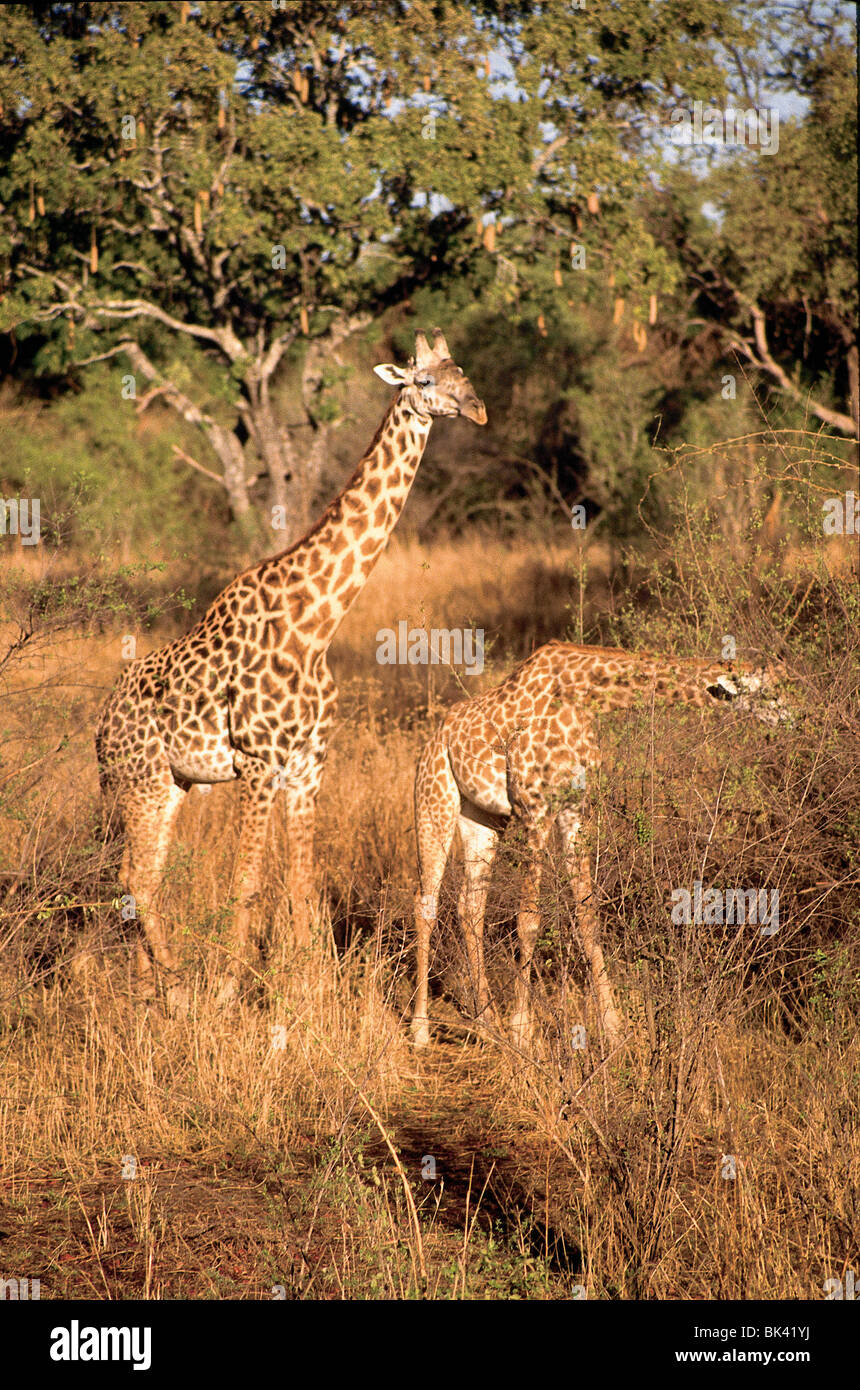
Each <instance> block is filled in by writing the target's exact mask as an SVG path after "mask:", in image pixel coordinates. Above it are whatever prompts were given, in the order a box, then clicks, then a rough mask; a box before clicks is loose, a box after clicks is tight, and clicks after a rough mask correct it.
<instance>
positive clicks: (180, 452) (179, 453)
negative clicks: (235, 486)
mask: <svg viewBox="0 0 860 1390" xmlns="http://www.w3.org/2000/svg"><path fill="white" fill-rule="evenodd" d="M172 448H173V452H174V454H175V455H176V457H177V458H180V459H182V462H183V463H187V464H189V465H190V466H191V467H192V468H196V469H197V472H198V473H203V474H204V475H205V476H206V477H207V478H211V479H212V481H213V482H215V483H218V485H219V486H220V487H226V483H225V482H224V479H223V478H221V477H219V475H218V474H217V473H213V472H212V469H211V468H204V467H203V464H202V463H198V462H197V460H196V459H195V458H192V457H191V455H190V454H186V452H185V450H184V449H180V447H179V445H178V444H174V445H173V446H172Z"/></svg>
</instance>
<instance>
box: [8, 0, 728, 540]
mask: <svg viewBox="0 0 860 1390" xmlns="http://www.w3.org/2000/svg"><path fill="white" fill-rule="evenodd" d="M743 9H744V7H743V6H742V5H737V4H736V3H734V0H732V2H731V3H726V4H723V5H721V6H720V7H719V8H718V9H715V7H714V6H713V5H711V4H709V3H705V0H683V2H682V0H628V2H627V3H626V4H625V6H624V7H623V8H621V9H619V7H618V6H617V4H615V3H613V0H589V4H588V5H587V6H586V7H585V8H584V9H579V8H577V7H576V6H575V5H572V4H571V3H570V0H545V3H543V4H540V5H537V6H535V5H532V4H530V3H529V4H525V3H507V2H504V3H477V0H475V3H471V4H462V3H457V4H455V3H451V2H450V0H437V2H436V3H429V0H374V3H373V4H367V3H360V2H358V0H353V2H352V3H341V2H338V0H319V2H318V3H310V0H308V2H307V3H306V0H285V3H283V4H276V5H264V4H256V3H255V4H251V3H198V4H193V5H190V4H187V3H163V2H160V3H152V4H147V5H141V4H134V3H126V4H123V3H120V4H110V3H83V4H75V5H71V4H55V5H49V6H38V7H31V6H25V5H11V6H7V7H6V8H5V9H4V23H3V27H2V33H0V103H2V111H0V141H2V166H0V256H2V259H3V262H4V265H5V276H4V297H3V301H2V308H0V328H2V329H5V330H6V331H11V330H14V331H15V333H16V335H17V338H18V340H19V342H21V341H22V340H23V339H24V338H25V336H26V335H27V334H28V333H29V334H31V335H33V337H34V358H35V363H36V366H37V368H38V369H39V370H41V371H46V372H48V371H50V372H54V373H58V372H64V373H65V372H68V371H69V370H71V369H73V368H76V367H77V366H80V365H84V364H87V363H89V362H93V361H96V360H100V359H106V358H113V357H118V358H122V359H123V368H122V369H123V370H127V367H126V365H125V364H126V363H130V365H131V374H130V375H133V377H134V379H135V382H134V389H135V390H136V391H137V393H138V398H140V397H141V396H143V388H144V387H145V388H146V391H147V395H146V396H143V398H144V399H147V398H149V397H151V396H152V395H153V394H155V393H157V394H159V395H160V396H161V397H162V399H163V400H164V401H166V402H167V403H168V404H170V405H171V406H173V407H174V408H175V409H176V410H177V411H178V412H179V413H180V414H181V415H182V416H183V417H184V419H185V420H186V421H188V422H190V423H191V424H192V425H195V426H197V427H199V429H200V430H201V431H202V432H203V434H204V435H205V437H206V439H207V440H208V445H209V449H210V451H211V456H214V458H215V459H216V460H217V465H216V466H217V468H218V469H219V473H218V476H219V478H220V479H221V480H222V481H223V486H224V488H225V489H226V492H227V495H228V497H229V502H230V506H231V508H232V511H233V514H234V516H235V517H237V518H238V519H240V520H242V519H245V520H246V521H247V520H248V519H249V518H250V515H251V510H252V504H251V500H250V498H249V492H248V479H249V477H250V476H251V475H252V474H253V473H255V472H256V471H257V469H258V468H259V467H260V466H262V468H263V470H264V472H265V474H266V475H267V477H268V483H269V498H268V501H269V504H270V505H277V506H282V507H284V508H285V510H286V512H287V514H288V515H289V516H290V517H291V518H292V521H293V523H294V526H293V529H294V530H296V531H297V530H300V529H301V527H302V525H303V524H304V522H305V520H306V519H307V516H308V513H309V509H310V507H311V505H312V502H313V500H314V499H313V498H312V496H311V489H312V485H313V481H314V478H315V476H316V475H317V473H318V471H319V465H320V458H321V456H323V455H324V453H325V448H326V441H327V438H328V431H329V429H330V427H331V424H332V414H333V408H332V405H331V398H330V395H329V392H328V384H329V383H330V381H331V380H332V368H333V365H335V364H336V361H337V352H338V348H339V346H340V345H341V344H342V343H343V342H344V341H345V339H346V338H347V337H348V336H349V335H350V334H351V333H353V332H355V331H356V330H358V329H361V328H364V327H366V326H367V325H369V324H370V323H372V322H374V321H376V320H378V319H379V318H380V316H381V315H382V314H384V312H385V311H386V309H388V308H389V307H390V306H391V305H395V304H402V303H404V302H406V301H407V300H408V297H409V296H410V295H412V294H413V293H415V292H417V291H418V290H420V289H421V288H422V287H427V288H429V287H434V286H449V287H450V286H451V285H453V284H455V283H456V284H459V285H462V286H465V287H466V288H467V290H468V291H469V292H470V293H472V294H475V293H478V292H481V291H486V293H488V294H490V295H492V296H493V297H494V299H495V303H496V305H497V306H501V307H502V308H504V310H505V312H507V313H508V314H510V315H511V316H512V317H515V318H521V317H523V316H525V317H526V318H529V319H531V321H533V322H534V323H535V324H536V325H537V329H538V331H539V332H540V333H546V332H547V328H546V323H547V321H548V319H549V317H550V316H551V314H552V313H558V312H575V311H576V309H577V308H578V306H580V305H582V304H587V303H590V302H594V301H595V300H601V301H603V300H605V299H606V296H607V294H608V293H614V295H615V296H616V297H617V298H622V299H623V300H624V302H625V303H626V304H629V308H628V313H629V315H632V316H635V318H636V320H637V322H639V323H643V322H644V321H645V319H646V318H647V316H648V315H649V314H653V309H652V307H651V306H652V305H653V303H654V297H655V296H656V295H657V294H658V293H662V292H665V291H668V290H670V289H671V287H672V285H673V283H674V280H675V277H676V275H677V265H676V263H675V260H674V258H673V256H672V255H671V254H669V253H667V251H666V249H665V248H664V247H662V246H661V245H660V244H659V243H658V242H657V241H656V240H655V238H654V237H653V235H652V234H651V233H650V232H649V230H648V228H647V226H646V219H645V216H644V213H643V204H642V194H643V191H645V190H646V189H647V173H648V157H649V152H650V151H651V149H652V147H653V141H654V137H655V132H659V129H660V127H661V124H663V123H665V119H666V115H667V112H668V110H669V109H670V108H671V106H672V105H673V104H676V103H677V102H678V100H679V99H680V98H681V97H682V96H683V95H684V94H685V93H689V92H696V91H697V90H699V89H700V88H701V87H702V86H703V85H707V86H709V87H710V88H711V89H721V88H722V86H723V85H724V80H725V79H724V73H723V70H722V69H721V67H720V64H719V60H718V56H719V55H718V49H719V41H726V40H727V39H728V40H730V41H731V42H733V43H734V44H735V45H736V46H737V47H738V51H742V50H743V49H744V45H745V44H746V43H747V38H746V34H745V29H744V25H743V22H742V12H743ZM455 336H456V335H455ZM201 352H202V353H204V354H206V355H207V356H212V357H214V358H215V359H216V360H218V361H220V362H221V363H222V364H223V367H224V368H225V369H226V370H225V372H224V387H223V390H222V391H221V392H220V393H217V394H216V396H215V397H214V398H213V396H212V394H211V393H210V394H208V395H206V394H204V393H203V392H202V391H201V389H200V383H199V377H200V372H199V368H195V362H199V356H198V355H199V354H200V353H201ZM284 365H292V366H293V367H295V369H296V371H297V372H298V373H299V375H300V379H301V392H300V394H301V408H302V411H303V420H302V423H303V424H304V425H305V426H307V427H308V429H306V430H305V431H304V435H303V437H304V436H308V435H309V437H310V438H311V440H312V443H311V445H310V446H309V447H304V446H303V447H302V448H301V449H300V448H299V446H298V444H297V442H296V438H295V435H294V432H293V431H292V430H291V429H290V428H289V424H285V422H283V421H282V420H281V419H279V418H278V416H277V413H276V411H275V409H274V406H273V400H272V390H271V388H272V381H273V377H274V375H275V373H276V371H277V370H278V369H279V367H282V366H284ZM119 378H120V374H119V373H117V379H118V381H119ZM138 383H139V384H140V390H138Z"/></svg>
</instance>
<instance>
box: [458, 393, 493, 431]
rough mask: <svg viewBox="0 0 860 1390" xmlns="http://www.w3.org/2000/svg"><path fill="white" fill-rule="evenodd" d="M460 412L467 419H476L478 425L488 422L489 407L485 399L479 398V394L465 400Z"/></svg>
mask: <svg viewBox="0 0 860 1390" xmlns="http://www.w3.org/2000/svg"><path fill="white" fill-rule="evenodd" d="M460 414H461V415H465V417H466V419H467V420H474V422H475V424H476V425H485V424H486V423H487V407H486V406H485V405H484V402H483V401H479V400H478V397H477V396H473V397H472V399H471V400H469V401H464V402H463V404H462V405H461V406H460Z"/></svg>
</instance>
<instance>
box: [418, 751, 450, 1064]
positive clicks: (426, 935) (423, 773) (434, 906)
mask: <svg viewBox="0 0 860 1390" xmlns="http://www.w3.org/2000/svg"><path fill="white" fill-rule="evenodd" d="M414 795H415V835H416V840H417V845H418V892H417V893H416V895H415V954H416V985H415V1003H414V1005H413V1009H412V1022H411V1025H410V1031H411V1034H412V1041H413V1043H414V1044H415V1046H416V1047H426V1046H427V1044H428V1043H429V1042H430V1020H429V1014H428V1009H429V998H428V996H429V988H430V986H429V976H430V939H431V937H432V934H433V929H434V927H435V926H436V920H437V917H438V913H439V889H440V887H441V885H442V878H443V876H444V873H445V865H446V864H447V862H448V856H449V854H450V852H451V845H452V843H453V840H454V834H455V832H456V829H457V816H458V814H459V811H460V793H459V790H458V788H457V784H456V781H455V780H454V774H453V772H452V771H451V765H450V762H449V760H448V754H447V751H446V749H445V746H444V743H443V741H442V739H441V738H440V737H439V736H438V735H436V736H434V737H433V738H432V739H431V740H430V742H429V743H428V744H427V747H426V748H425V749H424V752H423V753H422V755H421V758H420V759H419V762H418V768H417V770H416V773H415V792H414Z"/></svg>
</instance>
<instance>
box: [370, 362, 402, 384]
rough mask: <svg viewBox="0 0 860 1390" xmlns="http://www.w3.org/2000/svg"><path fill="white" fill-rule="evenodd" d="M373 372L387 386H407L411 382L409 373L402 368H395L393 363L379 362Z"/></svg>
mask: <svg viewBox="0 0 860 1390" xmlns="http://www.w3.org/2000/svg"><path fill="white" fill-rule="evenodd" d="M373 370H374V371H375V372H376V375H377V376H378V377H381V378H382V380H383V381H384V382H386V383H387V385H388V386H408V385H409V383H410V381H411V377H410V375H409V373H408V372H405V371H404V370H403V368H402V367H395V365H394V363H393V362H380V364H379V366H378V367H374V369H373Z"/></svg>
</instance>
